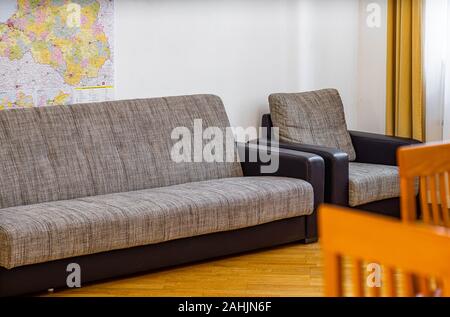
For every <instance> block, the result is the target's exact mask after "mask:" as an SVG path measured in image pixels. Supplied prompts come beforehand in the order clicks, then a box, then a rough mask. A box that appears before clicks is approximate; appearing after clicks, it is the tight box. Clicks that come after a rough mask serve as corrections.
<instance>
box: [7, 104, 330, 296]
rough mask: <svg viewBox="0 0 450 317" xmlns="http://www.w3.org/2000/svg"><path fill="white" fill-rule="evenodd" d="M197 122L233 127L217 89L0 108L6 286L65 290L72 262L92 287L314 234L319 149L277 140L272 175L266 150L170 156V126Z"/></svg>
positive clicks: (15, 290)
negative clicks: (186, 158) (225, 156)
mask: <svg viewBox="0 0 450 317" xmlns="http://www.w3.org/2000/svg"><path fill="white" fill-rule="evenodd" d="M195 119H202V124H203V128H207V127H218V128H219V129H220V130H225V128H226V127H228V126H229V122H228V118H227V115H226V113H225V109H224V106H223V104H222V101H221V100H220V98H218V97H216V96H212V95H195V96H180V97H168V98H155V99H145V100H128V101H115V102H104V103H96V104H84V105H73V106H60V107H47V108H34V109H20V110H8V111H2V112H0V295H3V296H5V295H6V296H8V295H17V294H25V293H30V292H37V291H42V290H46V289H48V288H64V287H66V277H67V274H68V273H67V271H66V269H67V265H68V264H70V263H77V264H79V265H80V267H81V270H82V283H83V284H85V283H88V282H92V281H95V280H99V279H104V278H110V277H115V276H119V275H125V274H131V273H136V272H141V271H146V270H149V269H155V268H160V267H165V266H171V265H178V264H182V263H187V262H192V261H198V260H203V259H207V258H211V257H216V256H223V255H228V254H233V253H238V252H244V251H248V250H253V249H257V248H262V247H270V246H274V245H279V244H283V243H290V242H294V241H303V242H306V243H308V242H314V241H316V239H317V227H316V214H315V209H316V207H317V206H318V204H320V203H321V202H322V201H323V186H324V184H323V179H324V162H323V160H322V158H320V157H319V156H316V155H313V154H307V153H302V152H297V151H291V150H287V149H272V151H275V152H276V153H278V154H279V162H280V163H279V166H280V167H279V169H278V170H277V171H276V172H274V173H272V174H270V175H263V174H262V172H261V168H260V167H261V166H262V165H263V163H262V162H260V161H261V160H259V159H258V160H256V161H254V162H250V161H243V162H238V161H237V160H236V161H235V162H230V163H225V162H224V163H220V162H213V163H208V162H203V161H202V162H181V163H180V162H178V163H177V162H174V161H173V160H172V159H171V151H172V149H173V145H174V143H175V142H176V141H175V140H173V139H172V138H171V133H172V131H173V129H174V128H176V127H187V128H188V129H189V130H190V131H192V129H193V122H194V120H195ZM204 142H206V141H204ZM236 149H237V150H240V156H241V157H242V156H243V154H246V155H247V157H248V156H249V155H250V153H257V152H258V151H259V149H260V148H258V146H256V145H251V144H247V145H243V144H239V145H238V146H237V147H236ZM256 156H257V155H256Z"/></svg>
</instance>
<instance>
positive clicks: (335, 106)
mask: <svg viewBox="0 0 450 317" xmlns="http://www.w3.org/2000/svg"><path fill="white" fill-rule="evenodd" d="M269 104H270V113H271V117H272V122H273V126H274V127H278V128H279V132H280V140H281V141H285V142H293V143H301V144H309V145H320V146H326V147H331V148H337V149H340V150H341V151H343V152H345V153H347V154H348V155H349V159H350V161H354V160H355V159H356V154H355V149H354V148H353V144H352V141H351V138H350V134H349V133H348V130H347V124H346V121H345V114H344V106H343V104H342V100H341V97H340V96H339V93H338V91H337V90H335V89H325V90H319V91H312V92H304V93H297V94H273V95H271V96H270V97H269Z"/></svg>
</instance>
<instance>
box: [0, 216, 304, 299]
mask: <svg viewBox="0 0 450 317" xmlns="http://www.w3.org/2000/svg"><path fill="white" fill-rule="evenodd" d="M305 220H306V217H297V218H291V219H285V220H280V221H276V222H272V223H268V224H263V225H259V226H256V227H250V228H244V229H239V230H234V231H228V232H219V233H213V234H208V235H203V236H198V237H192V238H185V239H180V240H174V241H169V242H164V243H159V244H153V245H147V246H142V247H135V248H130V249H124V250H116V251H110V252H104V253H98V254H93V255H86V256H81V257H75V258H69V259H63V260H58V261H52V262H47V263H42V264H34V265H28V266H23V267H18V268H14V269H12V270H6V269H4V268H0V296H15V295H22V294H30V293H36V292H41V291H46V290H48V289H50V288H54V289H62V288H66V287H67V286H66V279H67V276H68V274H69V273H68V272H66V268H67V265H68V264H70V263H77V264H79V265H80V266H81V283H82V286H83V284H86V283H90V282H93V281H98V280H102V279H108V278H112V277H119V276H125V275H130V274H134V273H139V272H146V271H149V270H154V269H159V268H164V267H169V266H175V265H180V264H185V263H190V262H195V261H201V260H206V259H210V258H215V257H220V256H226V255H231V254H237V253H242V252H246V251H251V250H256V249H261V248H267V247H273V246H277V245H282V244H287V243H292V242H296V241H304V240H305V239H306V221H305Z"/></svg>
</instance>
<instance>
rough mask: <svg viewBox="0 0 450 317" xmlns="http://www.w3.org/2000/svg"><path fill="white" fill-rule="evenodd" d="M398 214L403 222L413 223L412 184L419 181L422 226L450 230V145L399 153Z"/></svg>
mask: <svg viewBox="0 0 450 317" xmlns="http://www.w3.org/2000/svg"><path fill="white" fill-rule="evenodd" d="M398 165H399V174H400V190H401V205H402V206H401V211H402V219H403V221H405V222H411V221H415V220H416V214H417V209H418V208H417V207H418V206H417V202H416V198H415V190H414V186H415V185H414V184H415V182H416V179H417V178H419V180H420V208H421V219H422V220H423V222H425V223H427V224H432V225H438V226H445V227H447V228H449V227H450V213H449V207H450V203H449V202H450V191H449V174H450V143H443V144H442V143H441V144H426V145H419V146H411V147H404V148H401V149H400V150H399V151H398Z"/></svg>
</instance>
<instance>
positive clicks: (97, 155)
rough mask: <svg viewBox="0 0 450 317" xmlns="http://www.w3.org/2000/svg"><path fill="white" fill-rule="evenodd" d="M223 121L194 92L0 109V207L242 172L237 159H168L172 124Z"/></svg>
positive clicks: (214, 105) (217, 109)
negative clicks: (218, 161) (139, 98)
mask: <svg viewBox="0 0 450 317" xmlns="http://www.w3.org/2000/svg"><path fill="white" fill-rule="evenodd" d="M194 119H202V120H203V128H206V127H209V126H212V127H216V126H217V127H220V128H222V129H223V128H225V127H228V126H229V122H228V118H227V116H226V113H225V110H224V107H223V104H222V101H221V100H220V98H218V97H216V96H210V95H197V96H182V97H169V98H156V99H146V100H128V101H115V102H104V103H98V104H87V105H74V106H58V107H46V108H33V109H18V110H5V111H0V208H6V207H12V206H20V205H29V204H37V203H42V202H49V201H57V200H68V199H74V198H79V197H87V196H95V195H103V194H109V193H117V192H128V191H134V190H140V189H148V188H155V187H162V186H170V185H175V184H182V183H187V182H196V181H202V180H210V179H218V178H224V177H235V176H242V170H241V167H240V164H239V163H206V162H203V163H175V162H174V161H172V160H171V157H170V153H171V148H172V146H173V144H174V143H175V142H176V141H172V140H171V137H170V135H171V132H172V129H173V128H175V127H178V126H182V127H188V128H190V129H191V130H192V126H193V121H194Z"/></svg>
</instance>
